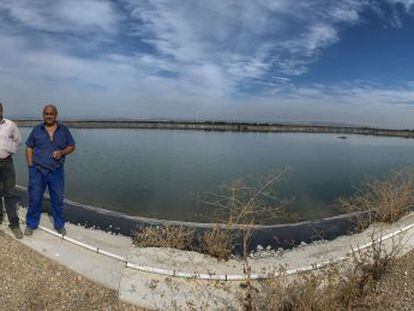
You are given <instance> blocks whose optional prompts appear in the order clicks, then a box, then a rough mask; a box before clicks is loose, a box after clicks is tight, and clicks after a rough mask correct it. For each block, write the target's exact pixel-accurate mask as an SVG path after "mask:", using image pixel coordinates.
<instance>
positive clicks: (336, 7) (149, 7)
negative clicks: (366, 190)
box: [124, 0, 362, 92]
mask: <svg viewBox="0 0 414 311" xmlns="http://www.w3.org/2000/svg"><path fill="white" fill-rule="evenodd" d="M124 2H125V3H127V7H128V9H129V10H130V12H131V16H132V17H133V18H134V19H135V20H136V29H137V34H138V35H139V37H141V38H143V40H144V41H145V42H147V43H149V44H150V45H152V46H154V47H155V48H156V49H157V51H158V52H159V54H160V55H163V56H165V57H169V58H170V60H171V62H176V63H178V64H180V65H179V66H178V69H179V70H178V74H180V75H182V76H185V75H187V74H188V71H187V70H186V69H188V68H191V70H190V72H193V71H194V68H195V70H197V68H198V65H199V64H202V65H201V66H200V68H199V69H200V70H201V71H203V70H205V66H210V67H211V68H216V69H215V70H216V74H215V75H209V74H208V75H207V76H205V77H204V78H205V79H209V78H215V79H217V78H218V77H219V76H221V78H220V79H221V80H225V81H230V83H227V84H228V85H229V86H230V87H232V86H235V85H240V84H244V83H246V82H247V81H248V80H249V79H253V80H254V79H260V78H261V77H263V76H264V75H266V74H267V73H269V72H270V71H272V72H275V71H276V72H279V75H280V74H282V75H285V76H289V75H298V74H301V73H303V72H305V71H306V70H307V65H308V64H309V63H310V62H312V61H313V60H314V59H315V58H316V57H318V55H319V52H320V51H321V49H323V48H324V47H326V46H329V45H330V44H333V43H335V42H336V41H337V40H338V36H337V29H338V27H339V24H340V23H341V24H342V25H345V24H348V25H349V24H354V23H356V22H358V19H359V17H358V10H359V9H360V8H361V6H362V4H361V1H353V0H348V1H343V2H341V3H339V4H338V3H326V1H309V0H306V1H305V0H300V1H287V0H279V1H273V0H272V1H270V0H258V1H251V0H237V1H236V0H228V1H219V0H212V1H202V2H193V1H173V0H125V1H124ZM201 81H202V80H201ZM275 82H277V80H276V81H275ZM232 91H234V89H232V88H231V89H230V90H229V92H232Z"/></svg>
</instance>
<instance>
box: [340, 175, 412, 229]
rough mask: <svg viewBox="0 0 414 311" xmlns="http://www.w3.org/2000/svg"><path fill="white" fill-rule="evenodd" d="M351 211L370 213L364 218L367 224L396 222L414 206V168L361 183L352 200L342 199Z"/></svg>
mask: <svg viewBox="0 0 414 311" xmlns="http://www.w3.org/2000/svg"><path fill="white" fill-rule="evenodd" d="M339 204H340V206H341V207H342V208H343V209H344V210H345V211H347V212H350V213H352V212H369V217H366V218H364V219H362V218H361V219H360V220H362V221H361V224H362V225H363V227H367V226H369V225H370V224H372V223H375V222H381V223H393V222H395V221H397V220H398V219H400V218H401V217H402V216H404V215H406V214H407V213H408V212H409V211H410V210H411V209H412V208H413V206H414V175H413V173H412V172H411V171H398V172H396V173H394V174H393V175H392V176H391V177H390V178H388V179H384V180H374V181H371V182H367V183H366V184H363V185H361V186H360V187H359V188H358V189H357V191H356V194H355V195H354V196H353V197H351V198H350V199H344V198H340V199H339Z"/></svg>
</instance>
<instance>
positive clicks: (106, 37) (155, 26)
mask: <svg viewBox="0 0 414 311" xmlns="http://www.w3.org/2000/svg"><path fill="white" fill-rule="evenodd" d="M0 47H1V54H0V71H1V75H0V100H1V101H3V102H4V104H5V110H6V113H7V114H8V115H9V116H11V117H36V116H39V114H40V110H41V107H42V106H43V104H44V103H46V102H53V103H55V104H56V105H57V106H58V107H59V110H60V115H61V118H111V117H113V118H144V119H148V118H179V119H194V118H195V117H196V114H197V111H198V113H199V116H200V118H201V119H225V120H250V121H285V122H287V121H306V122H310V121H325V122H343V123H352V124H364V125H372V126H381V127H395V128H414V61H413V55H414V0H401V1H399V0H359V1H357V0H344V1H333V0H296V1H292V0H226V1H223V0H210V1H196V0H194V1H185V0H182V1H177V0H119V1H109V0H82V1H81V0H71V1H65V0H42V1H40V0H0Z"/></svg>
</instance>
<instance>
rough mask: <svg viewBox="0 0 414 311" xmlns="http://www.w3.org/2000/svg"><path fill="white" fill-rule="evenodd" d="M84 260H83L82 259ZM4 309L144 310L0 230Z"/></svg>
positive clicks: (0, 295)
mask: <svg viewBox="0 0 414 311" xmlns="http://www.w3.org/2000/svg"><path fill="white" fill-rule="evenodd" d="M79 260H81V258H79ZM0 310H8V311H12V310H39V311H40V310H42V311H43V310H77V311H81V310H108V311H109V310H131V311H132V310H134V311H135V310H142V309H140V308H137V307H135V306H132V305H129V304H126V303H123V302H122V301H120V300H119V298H118V296H117V293H116V292H115V291H114V290H112V289H108V288H106V287H104V286H101V285H99V284H97V283H94V282H92V281H90V280H87V279H85V278H83V277H81V276H80V275H79V274H77V273H75V272H73V271H71V270H69V269H67V268H66V267H63V266H61V265H59V264H57V263H55V262H53V261H52V260H50V259H47V258H46V257H44V256H42V255H40V254H38V253H36V252H35V251H33V250H31V249H30V248H28V247H26V246H24V245H22V244H20V243H19V242H17V241H15V240H13V239H12V238H11V237H9V236H7V235H6V234H5V233H4V232H3V231H1V230H0Z"/></svg>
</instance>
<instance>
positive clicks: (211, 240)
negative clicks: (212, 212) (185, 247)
mask: <svg viewBox="0 0 414 311" xmlns="http://www.w3.org/2000/svg"><path fill="white" fill-rule="evenodd" d="M229 230H230V229H229V228H226V229H222V228H221V227H219V226H215V227H214V228H213V229H212V230H210V231H207V232H206V233H204V234H203V235H202V237H201V251H202V253H204V254H207V255H210V256H212V257H214V258H217V259H219V260H229V258H230V255H231V233H230V232H229Z"/></svg>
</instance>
